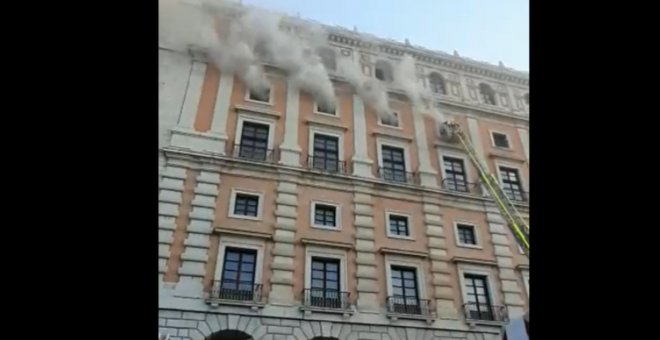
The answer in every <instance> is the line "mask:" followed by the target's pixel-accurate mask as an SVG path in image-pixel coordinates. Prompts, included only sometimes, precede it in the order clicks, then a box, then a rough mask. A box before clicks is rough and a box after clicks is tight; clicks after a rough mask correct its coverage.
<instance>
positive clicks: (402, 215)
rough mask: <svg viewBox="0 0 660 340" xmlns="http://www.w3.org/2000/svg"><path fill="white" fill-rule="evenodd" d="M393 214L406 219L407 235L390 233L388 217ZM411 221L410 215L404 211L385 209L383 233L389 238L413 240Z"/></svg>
mask: <svg viewBox="0 0 660 340" xmlns="http://www.w3.org/2000/svg"><path fill="white" fill-rule="evenodd" d="M392 215H394V216H400V217H405V218H406V219H407V220H408V235H407V236H402V235H396V234H392V233H391V231H390V217H391V216H392ZM414 229H415V228H413V222H412V215H411V214H408V213H404V212H401V211H395V210H385V234H386V235H387V237H389V238H395V239H402V240H415V237H414V235H413V230H414Z"/></svg>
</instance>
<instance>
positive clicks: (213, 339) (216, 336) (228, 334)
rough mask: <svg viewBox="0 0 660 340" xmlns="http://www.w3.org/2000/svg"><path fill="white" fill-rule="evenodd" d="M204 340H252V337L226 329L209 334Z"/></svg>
mask: <svg viewBox="0 0 660 340" xmlns="http://www.w3.org/2000/svg"><path fill="white" fill-rule="evenodd" d="M206 340H253V339H252V337H251V336H250V335H248V334H246V333H243V332H241V331H237V330H230V329H226V330H224V331H219V332H215V333H213V334H211V335H210V336H209V337H208V338H206Z"/></svg>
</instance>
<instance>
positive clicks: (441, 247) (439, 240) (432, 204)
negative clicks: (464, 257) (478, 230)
mask: <svg viewBox="0 0 660 340" xmlns="http://www.w3.org/2000/svg"><path fill="white" fill-rule="evenodd" d="M423 212H424V227H425V228H426V236H427V237H428V248H429V258H430V260H431V273H432V275H433V298H434V303H435V310H436V313H437V315H438V318H440V319H453V320H456V319H458V312H457V310H456V306H455V304H454V291H455V290H454V287H453V286H452V280H451V276H450V274H451V269H450V268H449V255H448V254H447V239H446V236H445V232H444V223H443V220H442V212H441V210H440V205H439V201H437V200H434V199H431V198H429V197H423Z"/></svg>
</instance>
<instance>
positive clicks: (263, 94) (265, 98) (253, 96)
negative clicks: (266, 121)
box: [248, 89, 270, 103]
mask: <svg viewBox="0 0 660 340" xmlns="http://www.w3.org/2000/svg"><path fill="white" fill-rule="evenodd" d="M248 98H249V99H250V100H254V101H258V102H264V103H270V89H266V90H264V91H250V94H249V96H248Z"/></svg>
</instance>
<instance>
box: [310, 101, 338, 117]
mask: <svg viewBox="0 0 660 340" xmlns="http://www.w3.org/2000/svg"><path fill="white" fill-rule="evenodd" d="M314 107H315V112H316V113H322V114H324V115H331V116H336V115H337V108H336V107H331V105H328V104H324V103H319V102H316V103H315V104H314Z"/></svg>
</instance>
